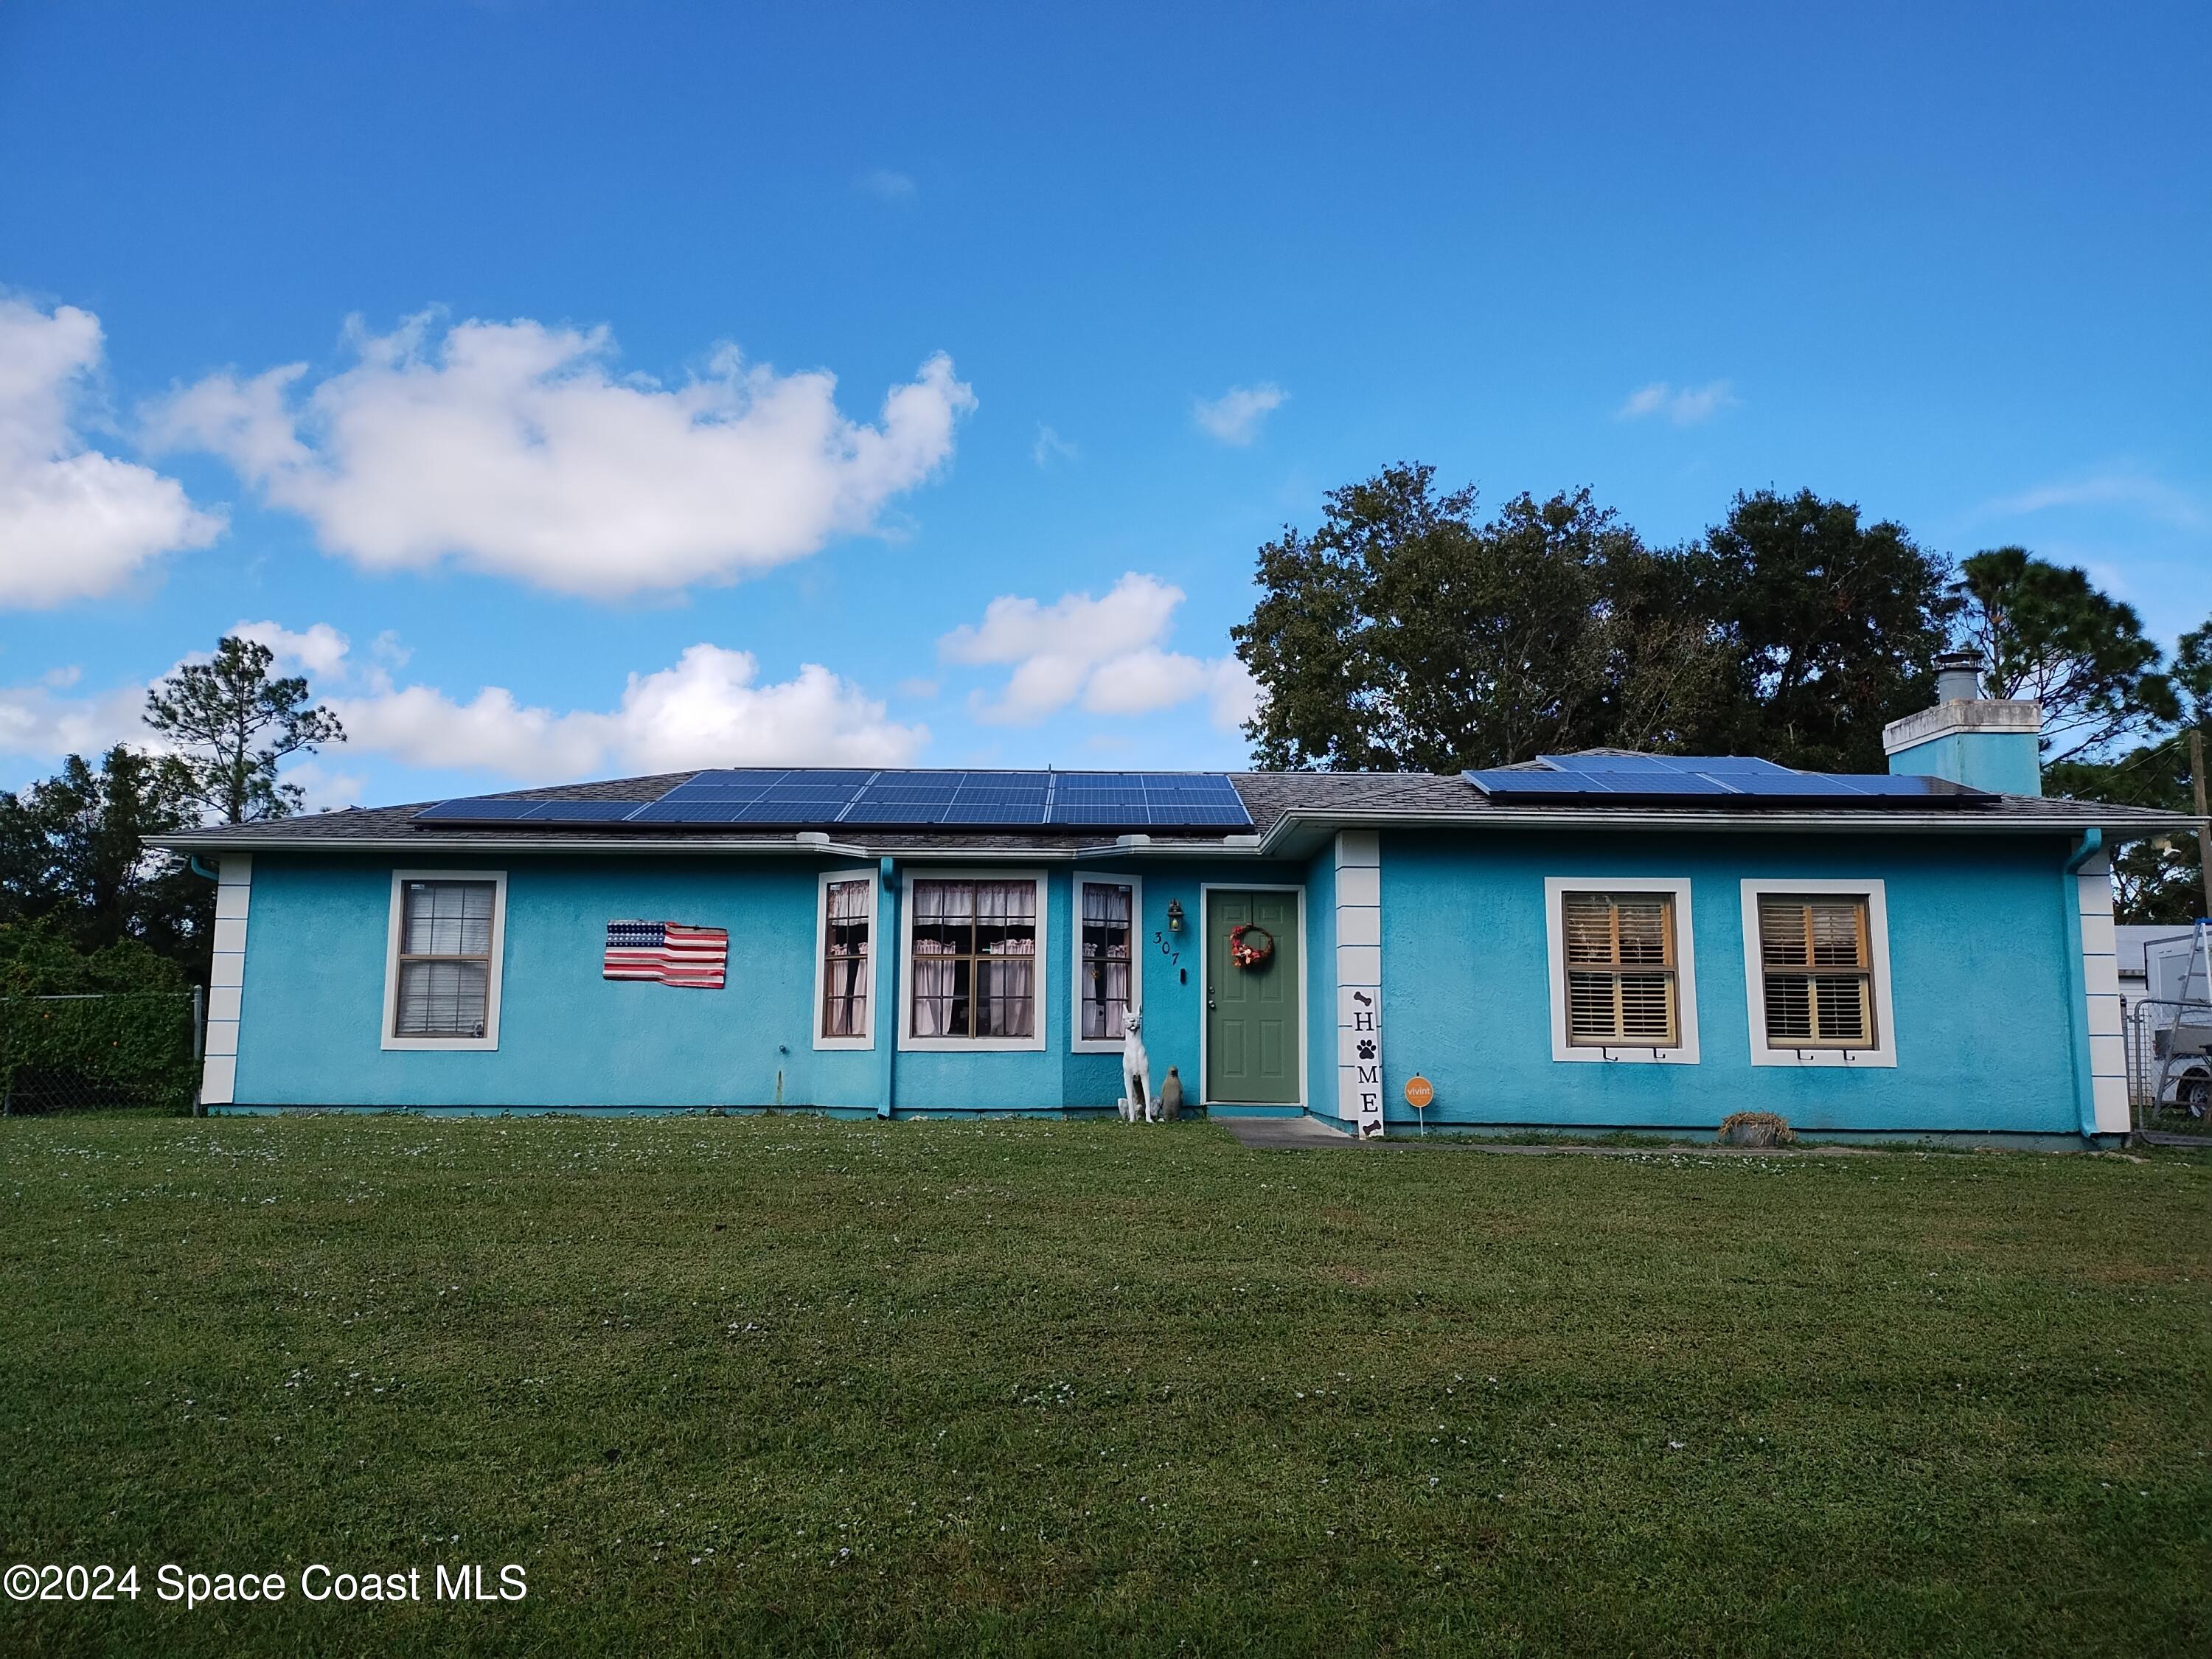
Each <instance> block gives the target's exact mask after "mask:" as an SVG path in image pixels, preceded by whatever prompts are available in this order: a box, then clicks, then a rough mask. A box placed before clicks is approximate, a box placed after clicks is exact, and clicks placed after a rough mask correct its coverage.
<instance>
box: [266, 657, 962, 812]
mask: <svg viewBox="0 0 2212 1659" xmlns="http://www.w3.org/2000/svg"><path fill="white" fill-rule="evenodd" d="M324 629H325V624H321V623H318V624H317V625H316V627H315V628H313V629H308V630H307V632H306V633H304V634H294V635H289V640H290V641H295V642H297V643H295V647H294V648H293V651H292V653H291V654H290V656H289V661H294V662H301V663H302V664H303V665H304V658H303V656H302V655H301V652H300V650H299V648H298V647H299V646H300V645H304V646H305V647H307V649H315V648H318V641H317V640H316V635H317V634H318V633H319V631H322V630H324ZM279 631H280V632H282V631H283V630H279ZM261 637H263V639H264V643H268V644H270V647H271V648H272V649H277V650H278V654H279V655H280V657H283V656H286V655H287V653H286V652H285V651H284V650H283V649H282V648H280V647H278V645H277V643H276V641H273V640H270V639H269V638H268V637H267V636H266V635H263V636H261ZM337 637H338V639H339V641H340V645H341V650H343V635H338V636H337ZM341 672H343V671H341ZM759 676H760V664H759V662H758V660H757V659H756V658H755V657H754V656H753V655H752V653H750V652H747V651H726V650H724V649H722V648H721V647H719V646H713V645H695V646H693V647H690V649H689V650H687V651H685V652H684V654H683V655H682V656H681V657H680V658H678V659H677V661H676V662H675V664H674V665H672V666H670V667H667V668H664V669H662V670H660V671H659V672H657V673H653V674H632V675H631V676H630V677H629V684H628V686H627V687H625V689H624V690H623V695H622V700H621V702H620V703H619V704H618V705H617V707H616V708H614V709H612V710H611V711H608V712H600V711H598V710H594V709H571V710H567V711H556V710H554V709H551V708H536V707H532V706H529V705H526V704H525V703H522V702H519V701H518V700H517V699H516V697H515V696H514V694H513V692H511V691H508V690H506V689H505V688H504V687H502V686H496V685H493V686H486V687H484V688H483V689H482V690H479V691H477V693H476V695H475V696H472V697H471V698H469V699H468V700H467V701H466V702H460V701H457V700H456V699H454V698H453V697H451V696H447V694H446V693H445V692H443V691H441V690H436V689H435V688H433V687H430V686H426V685H408V686H395V685H394V684H392V681H391V678H390V676H389V673H388V671H386V670H385V669H383V668H382V667H376V666H372V667H368V668H364V669H362V670H360V671H358V679H359V681H360V684H361V689H360V690H357V691H355V692H353V693H351V694H343V693H342V694H340V695H336V696H327V697H326V698H325V701H326V702H328V703H329V704H330V707H331V710H332V711H333V712H334V713H335V714H337V717H338V718H339V719H340V720H343V722H344V723H345V728H346V738H347V745H346V746H347V749H348V750H366V751H369V752H373V753H378V754H386V755H390V756H391V757H393V758H394V759H396V760H398V761H401V762H404V763H406V764H407V765H410V766H421V767H437V768H457V769H471V770H483V771H488V772H495V773H499V774H501V775H504V776H507V777H511V778H516V779H521V780H526V781H532V782H559V781H569V780H573V779H577V778H584V777H590V776H593V775H605V774H607V773H610V772H673V771H680V770H682V769H684V768H686V767H693V766H900V765H904V764H905V763H908V761H911V760H912V759H913V758H914V757H915V753H916V752H917V751H918V750H921V747H922V745H923V744H926V743H927V742H928V741H929V732H928V728H927V727H926V726H902V725H899V724H897V723H896V722H894V721H892V720H889V719H888V718H886V715H885V711H884V705H883V703H881V702H878V701H876V700H874V699H872V698H871V697H869V696H866V694H865V693H863V692H862V691H861V690H860V688H859V687H857V686H855V685H854V684H852V683H851V682H850V681H848V680H845V679H843V678H840V677H839V676H837V675H836V674H833V673H831V672H830V671H829V670H828V669H827V668H824V667H823V666H822V665H819V664H818V663H808V664H806V665H805V666H803V667H802V668H800V670H799V672H798V673H797V674H796V675H795V676H793V678H790V679H788V680H782V681H778V682H775V683H774V684H767V685H763V684H758V683H757V682H758V680H759ZM337 677H338V676H334V678H337Z"/></svg>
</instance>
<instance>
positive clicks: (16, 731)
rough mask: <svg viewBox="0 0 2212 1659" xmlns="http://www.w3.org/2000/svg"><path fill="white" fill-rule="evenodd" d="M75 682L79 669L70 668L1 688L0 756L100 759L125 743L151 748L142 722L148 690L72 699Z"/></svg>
mask: <svg viewBox="0 0 2212 1659" xmlns="http://www.w3.org/2000/svg"><path fill="white" fill-rule="evenodd" d="M77 678H78V674H77V671H76V670H75V669H73V668H69V669H63V670H62V671H59V672H58V673H53V674H49V675H47V676H46V678H44V679H42V680H40V681H38V682H37V683H35V684H30V685H10V686H4V687H0V755H26V756H31V757H37V758H40V759H58V758H60V757H62V756H64V755H85V756H94V755H99V754H101V753H103V752H105V751H106V750H107V749H108V748H109V747H110V746H111V745H112V744H118V743H124V742H128V743H130V744H132V746H134V747H136V748H142V749H143V748H150V747H152V746H153V745H152V744H150V743H149V741H148V739H149V738H151V736H152V735H153V734H152V733H151V732H148V731H147V730H146V728H145V726H144V724H143V715H144V714H145V710H146V688H145V687H144V686H143V685H122V686H118V687H116V688H115V689H114V690H110V691H102V692H98V693H95V694H94V695H93V696H70V689H71V688H72V687H74V686H75V685H76V682H77Z"/></svg>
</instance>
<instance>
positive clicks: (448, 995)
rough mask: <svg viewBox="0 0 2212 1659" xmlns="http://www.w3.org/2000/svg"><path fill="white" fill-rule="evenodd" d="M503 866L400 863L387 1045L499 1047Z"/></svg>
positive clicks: (388, 976)
mask: <svg viewBox="0 0 2212 1659" xmlns="http://www.w3.org/2000/svg"><path fill="white" fill-rule="evenodd" d="M506 896H507V878H506V876H505V875H504V874H478V873H476V872H453V873H445V872H410V871H404V870H403V871H399V872H396V873H395V874H394V875H393V877H392V921H391V932H390V939H389V945H388V949H387V951H386V964H385V1024H384V1046H385V1047H386V1048H461V1049H466V1048H497V1047H498V1046H499V988H500V956H501V936H502V933H503V930H504V927H505V921H506V918H505V916H504V915H503V914H502V911H503V909H504V908H505V900H506Z"/></svg>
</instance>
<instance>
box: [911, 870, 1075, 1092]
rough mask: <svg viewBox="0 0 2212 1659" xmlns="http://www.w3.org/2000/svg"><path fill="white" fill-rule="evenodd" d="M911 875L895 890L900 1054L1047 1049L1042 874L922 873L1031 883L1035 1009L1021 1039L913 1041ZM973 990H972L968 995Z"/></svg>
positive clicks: (1048, 970) (1047, 956)
mask: <svg viewBox="0 0 2212 1659" xmlns="http://www.w3.org/2000/svg"><path fill="white" fill-rule="evenodd" d="M915 879H916V874H915V871H914V870H913V868H911V867H909V868H908V870H907V871H906V872H905V874H904V878H903V879H902V882H901V883H900V886H899V963H898V1008H897V1011H896V1012H897V1018H898V1048H899V1052H901V1053H902V1054H1029V1053H1035V1052H1036V1051H1038V1050H1040V1049H1042V1048H1044V1046H1045V1036H1046V1033H1047V1031H1048V1028H1049V1027H1050V1024H1051V1011H1052V998H1051V996H1050V994H1049V991H1048V987H1049V986H1050V985H1051V982H1052V956H1051V947H1050V939H1049V934H1048V929H1047V927H1046V922H1047V921H1048V915H1049V906H1050V903H1051V894H1050V893H1049V892H1048V890H1047V889H1046V885H1045V878H1044V872H1042V871H1040V870H977V869H973V868H970V867H969V866H967V865H964V864H963V865H951V866H945V867H944V868H942V869H936V868H931V869H925V870H923V871H922V872H921V875H920V879H921V880H923V881H1029V882H1035V883H1036V890H1037V896H1036V957H1035V962H1036V970H1035V971H1036V976H1037V978H1036V991H1035V993H1034V1005H1035V1006H1036V1032H1035V1033H1034V1034H1033V1035H1032V1036H1025V1037H923V1036H915V1035H914V884H915ZM972 990H973V987H970V991H971V994H972Z"/></svg>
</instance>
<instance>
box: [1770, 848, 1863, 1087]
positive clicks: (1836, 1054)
mask: <svg viewBox="0 0 2212 1659" xmlns="http://www.w3.org/2000/svg"><path fill="white" fill-rule="evenodd" d="M1766 893H1812V894H1815V895H1824V896H1825V895H1837V896H1847V897H1852V898H1863V899H1864V900H1865V901H1866V906H1867V957H1868V961H1867V966H1868V968H1869V969H1870V970H1871V971H1872V974H1873V977H1874V1034H1875V1046H1874V1047H1873V1048H1769V1047H1768V1046H1767V1042H1766V963H1765V960H1764V958H1763V957H1761V956H1760V954H1759V897H1760V896H1761V895H1762V894H1766ZM1743 976H1744V1005H1745V1007H1746V1009H1747V1012H1748V1013H1749V1016H1750V1019H1751V1030H1750V1037H1751V1063H1752V1064H1753V1065H1754V1066H1895V1065H1896V1064H1897V1017H1896V1015H1895V1013H1894V1012H1893V1011H1892V1009H1891V1007H1890V1000H1889V901H1888V898H1887V895H1886V894H1885V893H1884V891H1883V889H1882V884H1881V882H1879V881H1873V880H1868V881H1838V880H1835V879H1833V878H1823V879H1819V880H1805V881H1785V880H1780V879H1777V878H1771V877H1765V876H1762V877H1759V878H1756V879H1753V878H1746V879H1745V881H1744V884H1743Z"/></svg>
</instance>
